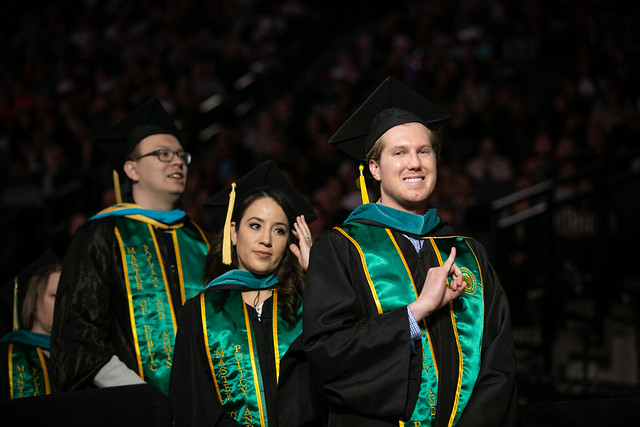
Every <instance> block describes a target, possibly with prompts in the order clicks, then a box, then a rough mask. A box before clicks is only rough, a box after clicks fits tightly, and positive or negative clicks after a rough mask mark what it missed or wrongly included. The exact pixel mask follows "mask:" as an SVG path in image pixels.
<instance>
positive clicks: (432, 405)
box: [428, 388, 436, 417]
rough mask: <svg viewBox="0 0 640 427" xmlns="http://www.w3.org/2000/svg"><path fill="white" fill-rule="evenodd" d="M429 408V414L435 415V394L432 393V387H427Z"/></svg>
mask: <svg viewBox="0 0 640 427" xmlns="http://www.w3.org/2000/svg"><path fill="white" fill-rule="evenodd" d="M428 399H429V408H430V409H431V412H430V414H431V416H432V417H434V416H435V415H436V395H435V394H434V393H433V389H432V388H429V396H428Z"/></svg>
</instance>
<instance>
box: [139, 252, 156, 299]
mask: <svg viewBox="0 0 640 427" xmlns="http://www.w3.org/2000/svg"><path fill="white" fill-rule="evenodd" d="M142 247H143V248H144V256H145V258H147V264H149V272H150V273H149V278H150V279H151V283H153V287H154V288H157V287H158V273H156V265H155V263H153V262H152V261H151V258H153V254H152V253H151V251H150V250H149V245H143V246H142Z"/></svg>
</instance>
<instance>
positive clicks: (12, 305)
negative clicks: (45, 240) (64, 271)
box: [0, 248, 60, 331]
mask: <svg viewBox="0 0 640 427" xmlns="http://www.w3.org/2000/svg"><path fill="white" fill-rule="evenodd" d="M53 264H60V259H59V258H58V256H57V255H56V253H55V252H54V251H53V249H51V248H49V249H47V250H46V251H45V252H43V253H42V254H41V255H39V256H38V257H37V258H36V259H35V260H33V261H32V262H31V263H30V264H29V265H27V267H25V268H24V269H23V270H22V271H20V272H19V273H17V274H16V275H15V276H14V278H13V279H11V280H10V281H9V282H8V283H5V284H4V285H3V287H2V289H1V291H0V298H1V299H2V302H3V303H4V305H5V306H6V308H7V310H9V311H11V312H12V321H11V322H12V324H13V330H14V331H15V330H17V329H19V328H20V323H21V322H20V309H21V307H22V303H23V301H24V297H25V295H26V293H27V287H28V284H29V280H30V279H31V277H33V276H34V275H36V274H37V273H39V272H40V271H41V270H42V269H44V268H47V267H49V266H51V265H53Z"/></svg>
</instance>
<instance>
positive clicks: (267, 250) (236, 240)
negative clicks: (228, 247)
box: [231, 197, 290, 275]
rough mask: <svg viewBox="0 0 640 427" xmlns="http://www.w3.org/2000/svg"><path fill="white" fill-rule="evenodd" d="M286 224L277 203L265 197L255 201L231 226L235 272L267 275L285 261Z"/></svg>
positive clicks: (286, 243) (283, 214)
mask: <svg viewBox="0 0 640 427" xmlns="http://www.w3.org/2000/svg"><path fill="white" fill-rule="evenodd" d="M289 228H290V227H289V220H288V219H287V215H286V214H285V213H284V210H283V209H282V207H280V205H279V204H278V203H276V202H275V201H274V200H273V199H271V198H268V197H263V198H260V199H257V200H255V201H254V202H253V203H252V204H251V205H249V207H248V208H247V209H246V210H245V212H244V215H242V218H241V219H240V221H239V222H238V223H236V222H232V223H231V242H232V243H233V245H234V246H235V247H236V255H237V257H238V269H240V270H247V271H250V272H252V273H254V274H258V275H266V274H270V273H272V272H274V271H275V270H276V269H277V268H278V266H279V265H280V262H281V261H282V259H283V258H284V255H285V251H286V249H287V245H288V242H289V233H290V229H289Z"/></svg>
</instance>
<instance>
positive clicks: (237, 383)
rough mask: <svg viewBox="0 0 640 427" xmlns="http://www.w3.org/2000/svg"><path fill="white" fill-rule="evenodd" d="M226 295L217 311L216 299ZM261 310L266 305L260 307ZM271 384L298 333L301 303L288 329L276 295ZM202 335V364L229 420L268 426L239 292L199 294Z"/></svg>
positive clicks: (251, 337) (255, 356)
mask: <svg viewBox="0 0 640 427" xmlns="http://www.w3.org/2000/svg"><path fill="white" fill-rule="evenodd" d="M225 294H226V295H228V299H227V301H226V302H225V303H224V307H223V308H222V309H220V308H219V307H220V298H221V296H222V295H225ZM264 308H265V309H266V308H267V307H266V304H265V307H264ZM271 309H272V311H273V315H272V322H273V326H272V329H273V340H274V345H273V348H274V351H275V361H276V382H277V381H278V380H279V377H280V359H281V358H282V357H283V356H284V355H285V353H286V352H287V350H288V349H289V346H290V345H291V343H292V342H293V341H294V340H295V339H296V337H297V336H298V335H300V333H301V332H302V304H301V305H300V308H299V309H298V313H297V318H298V321H297V323H296V325H295V326H294V327H293V328H292V327H291V326H290V325H289V323H288V322H287V321H286V320H284V319H282V317H281V316H280V310H278V291H277V290H276V289H274V290H273V295H272V297H271ZM200 311H201V315H202V334H203V336H204V342H205V349H206V352H207V360H209V368H210V369H211V375H212V377H213V382H214V384H215V387H216V392H217V394H218V398H219V399H220V402H221V403H222V406H223V407H224V409H225V411H226V412H227V413H228V414H229V416H230V417H231V418H233V419H234V420H236V421H237V422H238V423H240V424H242V425H257V422H258V421H259V423H260V424H259V425H260V426H263V427H266V426H268V425H269V422H268V416H267V408H266V401H265V396H264V393H265V390H264V387H263V384H262V371H261V366H260V363H261V362H260V358H259V355H258V350H257V348H256V347H255V345H256V344H255V339H254V332H253V330H252V327H251V319H250V317H249V314H248V313H247V306H246V305H245V303H244V301H243V299H242V292H241V291H239V290H231V291H229V292H228V293H223V292H203V293H202V294H200Z"/></svg>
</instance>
